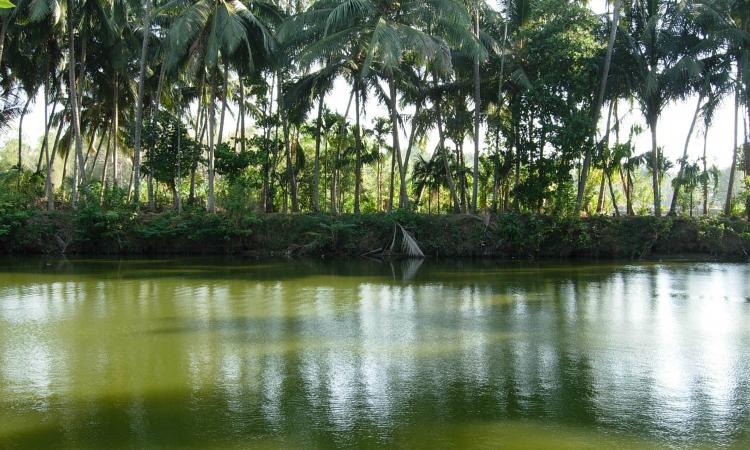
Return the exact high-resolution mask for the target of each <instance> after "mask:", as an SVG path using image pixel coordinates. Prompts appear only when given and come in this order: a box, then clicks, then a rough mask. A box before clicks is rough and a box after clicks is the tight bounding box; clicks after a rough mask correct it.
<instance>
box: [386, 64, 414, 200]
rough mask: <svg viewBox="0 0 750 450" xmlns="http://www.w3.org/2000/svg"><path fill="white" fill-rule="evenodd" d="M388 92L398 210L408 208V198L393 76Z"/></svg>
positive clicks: (390, 78) (390, 75)
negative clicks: (396, 175) (396, 167)
mask: <svg viewBox="0 0 750 450" xmlns="http://www.w3.org/2000/svg"><path fill="white" fill-rule="evenodd" d="M388 91H389V95H390V101H389V103H388V106H389V107H390V110H391V111H390V113H391V124H392V126H391V134H392V137H393V151H394V152H395V154H396V162H397V163H398V173H399V196H398V197H399V198H398V206H399V208H406V207H408V206H409V198H408V197H407V195H406V173H405V172H404V161H403V160H402V159H401V144H400V142H399V136H398V119H399V115H398V98H397V97H398V92H396V82H395V80H394V79H393V74H389V75H388Z"/></svg>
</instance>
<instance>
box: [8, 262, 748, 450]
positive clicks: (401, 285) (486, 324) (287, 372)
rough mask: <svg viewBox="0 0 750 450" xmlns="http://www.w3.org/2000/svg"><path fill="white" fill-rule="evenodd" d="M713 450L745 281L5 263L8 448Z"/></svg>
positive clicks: (740, 440) (650, 269)
mask: <svg viewBox="0 0 750 450" xmlns="http://www.w3.org/2000/svg"><path fill="white" fill-rule="evenodd" d="M704 446H705V447H712V448H715V447H728V448H750V265H747V264H724V263H722V264H718V263H705V262H703V263H688V262H670V263H643V264H641V263H638V264H634V263H619V262H614V263H569V262H567V263H562V262H560V263H538V264H534V263H502V262H497V261H463V262H452V263H447V262H436V261H425V262H420V261H412V262H398V263H392V264H390V263H379V262H369V261H338V262H321V261H304V260H303V261H299V260H296V261H268V262H248V261H244V260H234V259H224V260H137V261H135V260H130V261H110V260H34V261H30V260H5V261H4V262H0V448H6V447H11V448H16V447H17V448H113V447H117V448H122V447H125V448H154V447H201V448H206V447H210V448H331V447H339V448H373V447H410V448H428V449H434V448H503V447H506V448H518V447H522V448H534V449H542V448H555V449H560V448H581V447H587V448H602V447H628V448H633V447H639V448H643V447H647V448H661V447H704Z"/></svg>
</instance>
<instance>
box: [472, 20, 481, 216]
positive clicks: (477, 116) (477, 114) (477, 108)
mask: <svg viewBox="0 0 750 450" xmlns="http://www.w3.org/2000/svg"><path fill="white" fill-rule="evenodd" d="M474 33H475V34H476V37H477V39H479V9H478V8H477V11H476V18H475V25H474ZM480 83H481V74H480V72H479V59H477V60H476V61H474V168H473V169H474V170H473V172H472V173H473V175H474V179H473V182H472V190H471V212H472V213H474V214H476V213H477V193H478V189H479V125H480V121H481V120H482V111H481V108H482V91H481V85H480Z"/></svg>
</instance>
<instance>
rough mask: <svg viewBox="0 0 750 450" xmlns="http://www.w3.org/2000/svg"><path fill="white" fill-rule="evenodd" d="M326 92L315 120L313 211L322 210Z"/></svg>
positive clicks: (319, 99)
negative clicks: (322, 152)
mask: <svg viewBox="0 0 750 450" xmlns="http://www.w3.org/2000/svg"><path fill="white" fill-rule="evenodd" d="M324 100H325V94H320V97H319V98H318V119H317V120H316V121H315V163H314V168H313V192H312V197H313V198H312V205H313V212H318V211H320V142H321V139H322V136H321V135H320V133H321V130H322V128H323V101H324Z"/></svg>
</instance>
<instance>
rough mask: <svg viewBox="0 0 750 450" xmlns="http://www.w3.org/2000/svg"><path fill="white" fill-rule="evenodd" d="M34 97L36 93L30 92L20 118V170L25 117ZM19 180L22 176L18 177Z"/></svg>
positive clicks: (20, 167) (20, 166) (19, 166)
mask: <svg viewBox="0 0 750 450" xmlns="http://www.w3.org/2000/svg"><path fill="white" fill-rule="evenodd" d="M33 99H34V94H33V93H29V98H27V99H26V103H25V104H24V105H23V110H22V111H21V117H20V119H18V170H19V171H20V170H21V169H22V167H23V118H24V117H25V116H26V112H27V111H28V110H29V103H31V100H33ZM18 180H19V182H20V180H21V178H19V179H18Z"/></svg>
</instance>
